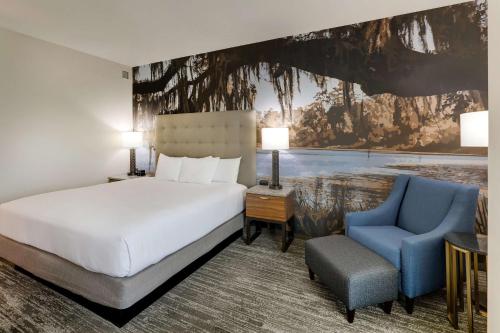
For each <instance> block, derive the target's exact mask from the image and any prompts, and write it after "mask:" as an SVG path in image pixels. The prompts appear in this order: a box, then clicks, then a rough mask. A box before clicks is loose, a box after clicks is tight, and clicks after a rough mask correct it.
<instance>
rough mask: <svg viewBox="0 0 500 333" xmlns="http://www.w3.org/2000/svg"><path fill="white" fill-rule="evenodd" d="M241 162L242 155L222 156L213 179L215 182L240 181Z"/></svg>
mask: <svg viewBox="0 0 500 333" xmlns="http://www.w3.org/2000/svg"><path fill="white" fill-rule="evenodd" d="M240 162H241V157H238V158H221V159H220V160H219V164H218V165H217V169H216V170H215V175H214V179H213V180H212V181H213V182H214V183H231V184H236V183H237V182H238V174H239V173H240Z"/></svg>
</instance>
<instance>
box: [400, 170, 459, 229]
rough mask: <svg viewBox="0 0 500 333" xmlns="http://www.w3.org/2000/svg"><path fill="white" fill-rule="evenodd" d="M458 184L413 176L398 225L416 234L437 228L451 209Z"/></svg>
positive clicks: (402, 204)
mask: <svg viewBox="0 0 500 333" xmlns="http://www.w3.org/2000/svg"><path fill="white" fill-rule="evenodd" d="M457 185H458V184H453V183H446V182H440V181H437V180H432V179H425V178H418V177H412V178H411V179H410V181H409V182H408V187H407V188H406V193H405V196H404V198H403V202H402V203H401V210H400V212H399V217H398V222H397V225H398V227H400V228H402V229H405V230H408V231H409V232H413V233H414V234H423V233H426V232H429V231H431V230H432V229H434V228H436V227H437V226H438V225H439V224H440V223H441V221H443V218H444V217H445V215H446V213H448V210H449V209H450V205H451V202H452V201H453V198H454V196H455V191H456V189H457ZM430 207H432V209H429V208H430Z"/></svg>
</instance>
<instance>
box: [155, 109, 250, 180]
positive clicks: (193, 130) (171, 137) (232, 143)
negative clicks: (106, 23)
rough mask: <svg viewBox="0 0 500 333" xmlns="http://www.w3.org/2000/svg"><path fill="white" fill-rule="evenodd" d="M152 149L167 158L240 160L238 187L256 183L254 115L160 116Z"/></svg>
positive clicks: (215, 113) (233, 112)
mask: <svg viewBox="0 0 500 333" xmlns="http://www.w3.org/2000/svg"><path fill="white" fill-rule="evenodd" d="M155 147H156V152H157V154H160V153H162V154H165V155H168V156H188V157H205V156H209V155H212V156H218V157H221V158H231V157H239V156H241V164H240V173H239V177H238V183H240V184H243V185H246V186H248V187H250V186H253V185H255V183H256V178H257V176H256V168H257V166H256V123H255V111H224V112H200V113H182V114H171V115H160V116H158V117H157V119H156V129H155ZM157 157H158V156H157Z"/></svg>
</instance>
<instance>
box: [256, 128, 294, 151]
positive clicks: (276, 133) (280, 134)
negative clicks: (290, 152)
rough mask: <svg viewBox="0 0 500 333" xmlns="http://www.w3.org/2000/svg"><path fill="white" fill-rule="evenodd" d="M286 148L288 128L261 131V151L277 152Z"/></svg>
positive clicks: (287, 144) (287, 146) (287, 145)
mask: <svg viewBox="0 0 500 333" xmlns="http://www.w3.org/2000/svg"><path fill="white" fill-rule="evenodd" d="M288 148H289V142H288V128H286V127H279V128H263V129H262V149H265V150H278V149H288Z"/></svg>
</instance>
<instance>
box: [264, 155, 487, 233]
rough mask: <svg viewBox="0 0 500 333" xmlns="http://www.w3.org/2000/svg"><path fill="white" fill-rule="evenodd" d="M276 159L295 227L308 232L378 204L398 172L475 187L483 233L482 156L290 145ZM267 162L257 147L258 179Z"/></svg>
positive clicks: (337, 225) (337, 224) (332, 227)
mask: <svg viewBox="0 0 500 333" xmlns="http://www.w3.org/2000/svg"><path fill="white" fill-rule="evenodd" d="M280 163H281V176H282V183H285V184H287V185H291V186H294V187H295V188H296V192H297V203H296V212H297V216H296V218H297V219H296V220H297V225H298V227H299V228H300V229H301V230H302V231H304V232H305V233H306V234H308V235H311V236H320V235H327V234H330V233H332V232H339V231H341V230H342V228H343V226H344V225H343V218H344V214H345V212H347V211H356V210H366V209H370V208H374V207H376V206H378V205H379V204H380V203H381V202H382V201H383V200H384V199H385V198H386V197H387V195H388V193H389V191H390V189H391V187H392V183H393V181H394V177H395V176H396V175H398V174H400V173H406V174H412V175H420V176H424V177H430V178H434V179H442V180H450V181H455V182H463V183H469V184H476V185H478V186H480V188H481V196H480V201H479V209H478V214H477V223H476V230H477V231H478V232H481V233H487V215H486V214H487V211H486V209H487V207H486V202H487V188H488V159H487V157H482V156H457V155H438V154H432V155H429V154H418V155H417V154H401V153H379V152H370V151H332V150H300V149H295V150H290V151H289V152H283V153H282V154H281V158H280ZM270 166H271V156H270V154H269V153H267V152H264V151H259V153H258V154H257V172H258V175H257V176H258V178H259V179H268V178H269V175H270V173H271V170H270Z"/></svg>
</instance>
